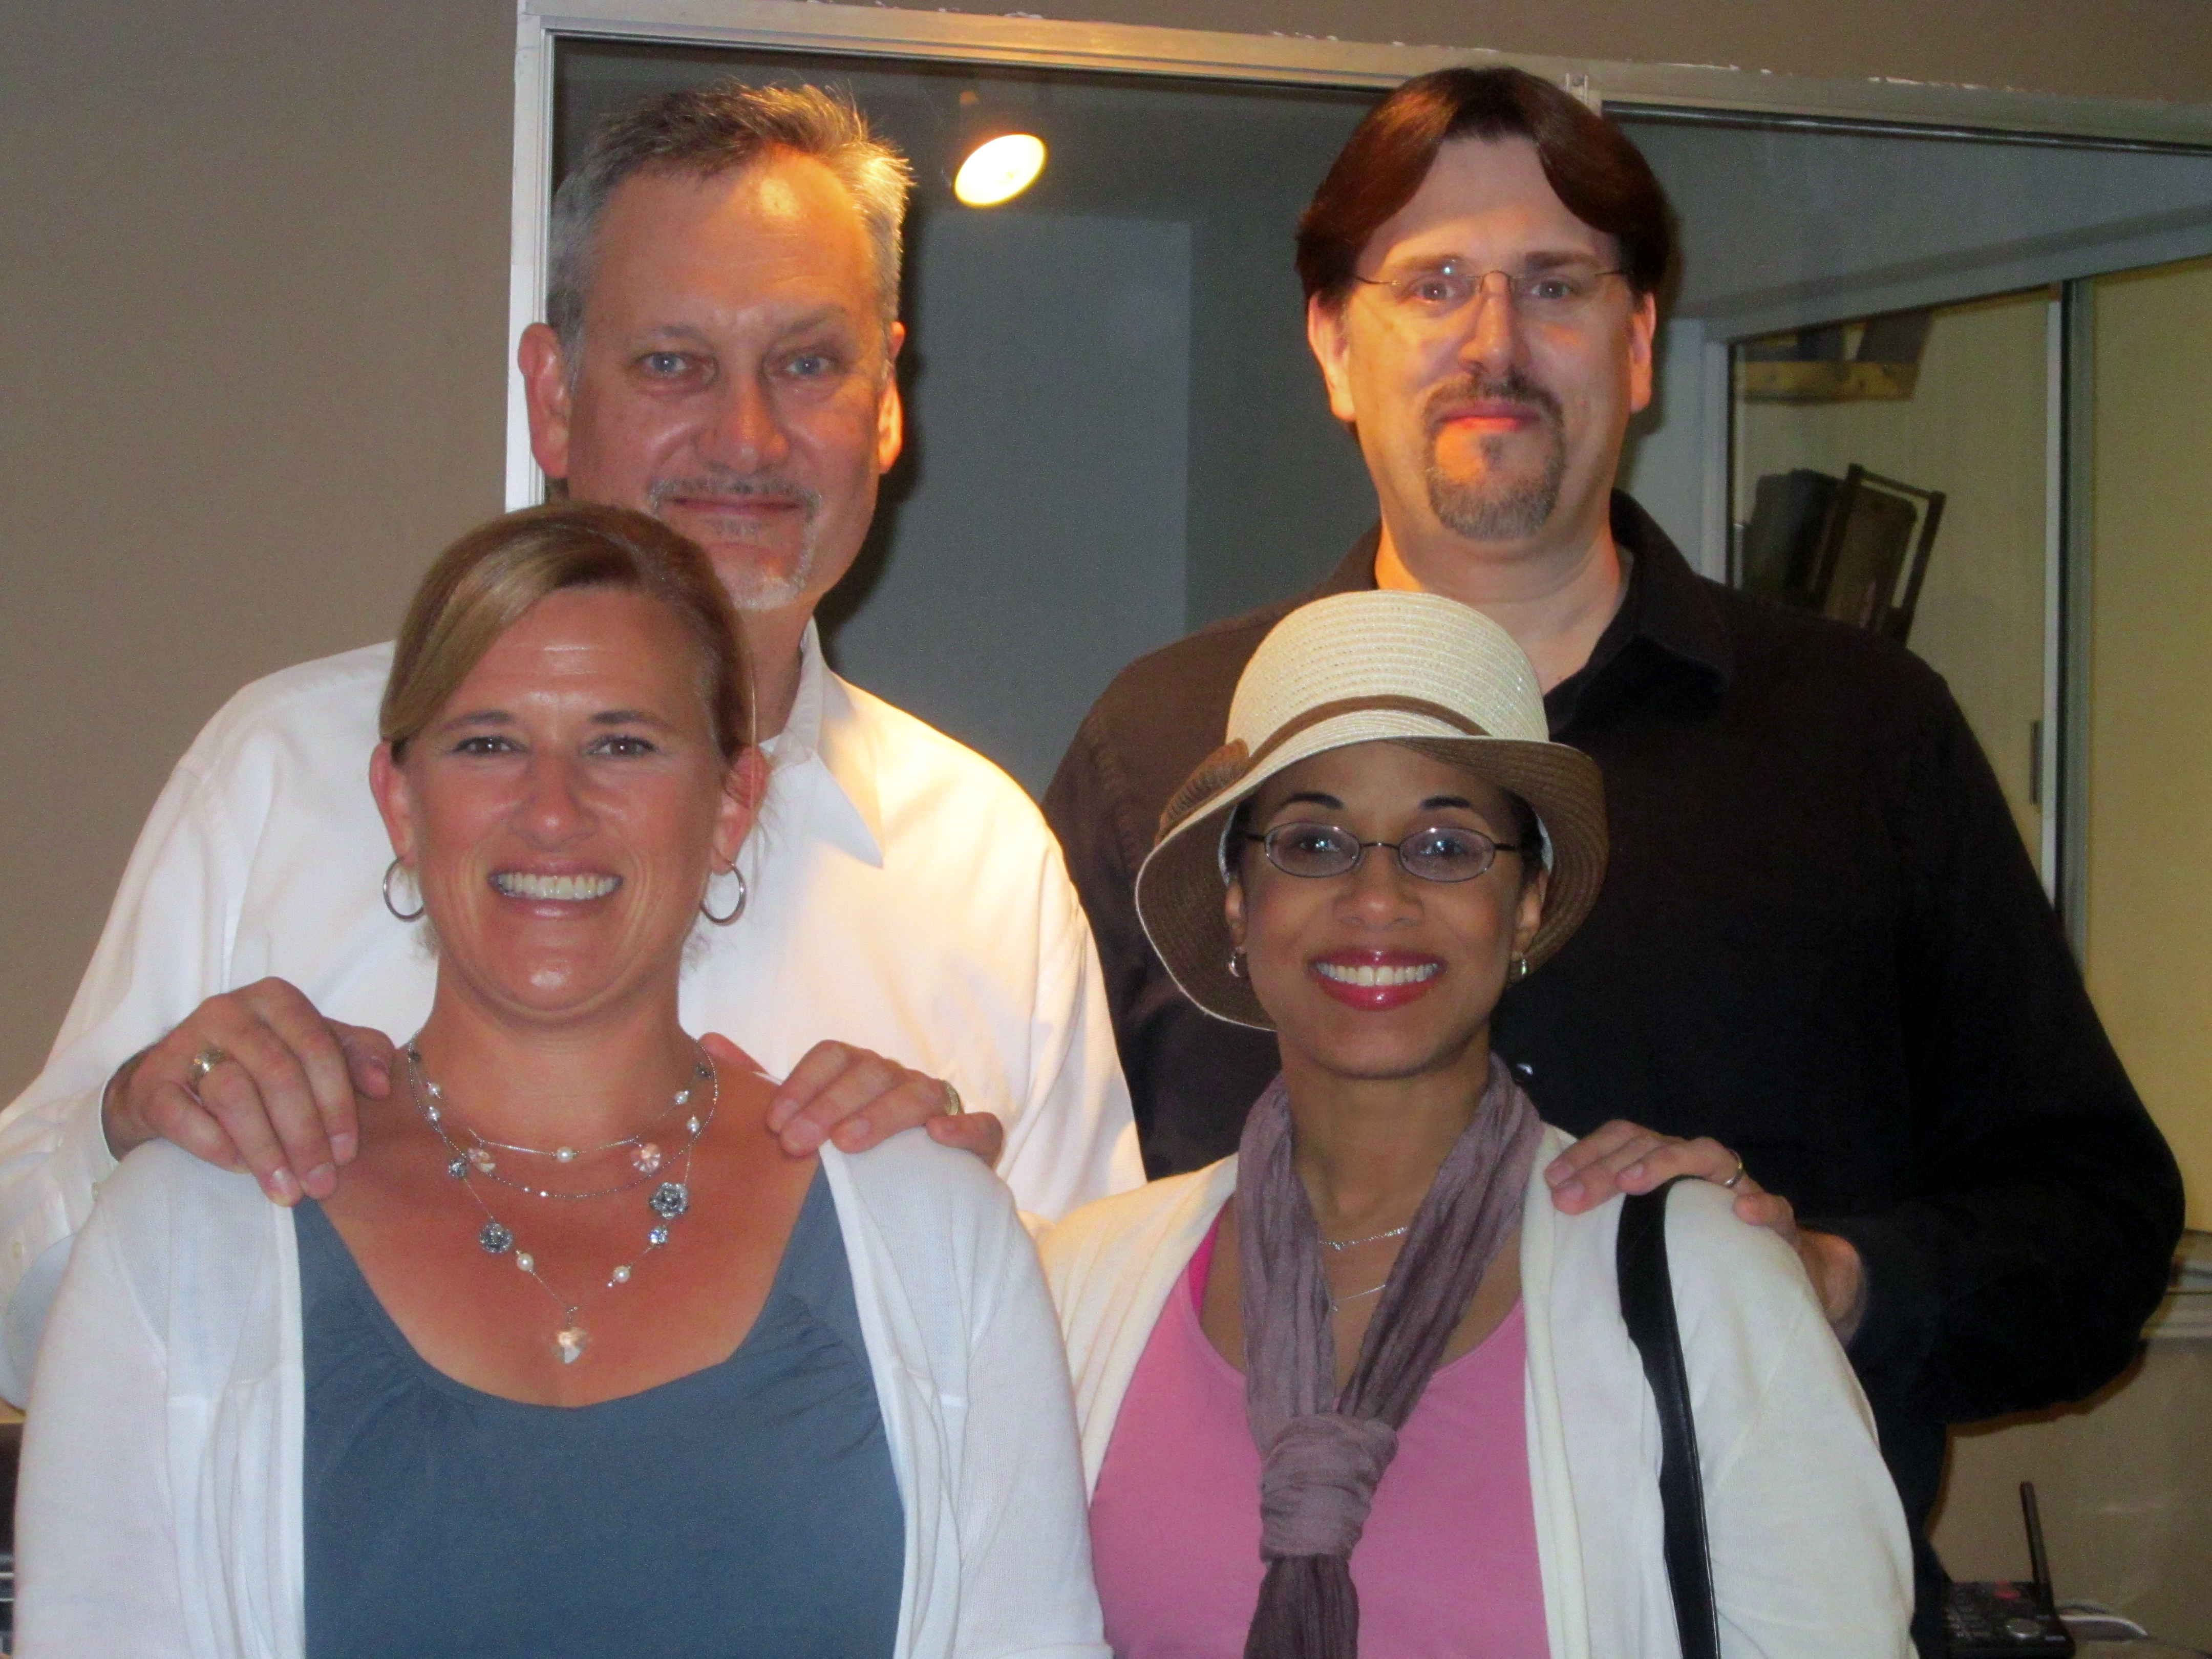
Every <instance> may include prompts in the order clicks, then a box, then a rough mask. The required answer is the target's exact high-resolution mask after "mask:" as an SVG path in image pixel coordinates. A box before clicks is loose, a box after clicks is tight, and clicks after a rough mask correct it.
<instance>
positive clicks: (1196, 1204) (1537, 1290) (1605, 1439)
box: [1043, 1128, 1912, 1659]
mask: <svg viewBox="0 0 2212 1659" xmlns="http://www.w3.org/2000/svg"><path fill="white" fill-rule="evenodd" d="M1568 1144H1569V1140H1568V1137H1566V1136H1565V1135H1564V1134H1562V1133H1560V1132H1559V1130H1557V1129H1548V1128H1547V1130H1546V1132H1545V1137H1544V1143H1543V1146H1541V1149H1540V1150H1539V1151H1538V1152H1537V1154H1536V1170H1535V1172H1534V1173H1532V1175H1531V1176H1530V1178H1529V1183H1528V1195H1527V1198H1526V1200H1525V1201H1524V1202H1523V1204H1522V1220H1521V1293H1522V1306H1523V1309H1524V1319H1525V1322H1526V1325H1527V1328H1528V1383H1527V1388H1526V1391H1525V1416H1526V1419H1527V1422H1528V1473H1529V1480H1530V1483H1531V1485H1532V1486H1533V1487H1534V1499H1535V1516H1536V1547H1537V1557H1538V1559H1539V1561H1540V1563H1541V1568H1542V1572H1543V1592H1544V1616H1545V1622H1546V1624H1547V1626H1548V1628H1549V1630H1550V1632H1551V1652H1552V1659H1644V1656H1648V1659H1661V1656H1665V1655H1670V1654H1675V1653H1679V1652H1680V1650H1681V1648H1680V1638H1679V1637H1678V1635H1677V1633H1676V1631H1675V1625H1674V1603H1673V1601H1672V1598H1671V1596H1670V1595H1669V1593H1668V1584H1667V1572H1666V1565H1665V1563H1664V1560H1663V1559H1662V1555H1661V1552H1660V1532H1661V1510H1660V1504H1659V1480H1658V1475H1659V1458H1660V1442H1659V1416H1658V1411H1657V1408H1656V1406H1655V1405H1654V1404H1653V1402H1652V1399H1651V1394H1650V1389H1649V1388H1648V1387H1647V1386H1646V1384H1645V1383H1644V1370H1643V1365H1642V1362H1641V1361H1640V1359H1639V1358H1638V1355H1637V1352H1636V1348H1635V1346H1634V1345H1633V1344H1632V1342H1631V1341H1630V1340H1629V1338H1628V1331H1627V1328H1626V1326H1625V1325H1624V1324H1623V1323H1622V1322H1621V1317H1620V1292H1619V1288H1618V1281H1617V1279H1616V1278H1615V1275H1614V1271H1613V1241H1614V1237H1615V1235H1616V1233H1617V1231H1618V1230H1619V1224H1620V1204H1619V1203H1618V1202H1614V1203H1610V1204H1607V1205H1604V1206H1601V1207H1600V1208H1598V1209H1596V1210H1595V1211H1593V1212H1590V1213H1589V1214H1586V1215H1581V1216H1564V1215H1561V1214H1560V1213H1559V1212H1558V1211H1557V1210H1555V1209H1553V1206H1552V1200H1551V1193H1550V1190H1549V1188H1547V1187H1546V1186H1545V1184H1544V1181H1543V1177H1542V1175H1541V1170H1542V1169H1543V1166H1544V1165H1545V1164H1547V1163H1549V1162H1550V1161H1551V1160H1552V1159H1553V1158H1554V1157H1556V1156H1557V1155H1558V1154H1559V1152H1561V1151H1562V1150H1564V1149H1565V1146H1567V1145H1568ZM1236 1186H1237V1160H1236V1159H1235V1158H1226V1159H1224V1160H1223V1161H1222V1162H1221V1163H1218V1164H1213V1165H1212V1167H1210V1168H1208V1169H1205V1170H1200V1171H1198V1172H1197V1173H1196V1174H1194V1175H1188V1176H1177V1177H1176V1178H1174V1179H1171V1180H1168V1181H1160V1182H1153V1183H1152V1185H1151V1186H1149V1187H1146V1188H1140V1189H1139V1190H1138V1191H1136V1192H1133V1193H1125V1194H1121V1196H1119V1197H1116V1198H1109V1199H1106V1200H1102V1201H1100V1202H1098V1203H1096V1204H1092V1205H1090V1206H1086V1207H1085V1208H1084V1209H1081V1210H1079V1211H1077V1212H1075V1213H1074V1214H1073V1215H1072V1216H1070V1217H1068V1218H1067V1219H1066V1220H1065V1221H1063V1222H1061V1223H1060V1225H1058V1226H1056V1227H1054V1229H1053V1230H1052V1231H1050V1232H1049V1233H1048V1234H1047V1235H1046V1237H1045V1240H1044V1247H1043V1248H1044V1262H1045V1276H1046V1278H1047V1279H1048V1280H1049V1281H1050V1283H1051V1285H1052V1288H1053V1293H1054V1297H1056V1298H1057V1300H1058V1302H1059V1304H1060V1326H1061V1329H1062V1331H1063V1332H1064V1334H1066V1339H1067V1352H1068V1358H1069V1362H1070V1364H1071V1365H1072V1367H1073V1370H1074V1375H1075V1400H1076V1415H1077V1418H1078V1419H1079V1421H1080V1423H1081V1425H1082V1433H1083V1463H1084V1473H1085V1479H1086V1481H1087V1482H1088V1483H1090V1484H1092V1485H1095V1484H1096V1483H1097V1479H1098V1469H1099V1466H1100V1464H1101V1463H1102V1462H1103V1460H1104V1458H1105V1455H1106V1447H1107V1443H1108V1442H1109V1440H1110V1439H1111V1438H1112V1437H1113V1432H1114V1419H1115V1415H1116V1414H1117V1413H1119V1412H1120V1410H1121V1399H1122V1396H1123V1395H1125V1394H1126V1393H1127V1390H1128V1387H1129V1379H1130V1377H1131V1376H1132V1374H1133V1372H1134V1371H1135V1370H1136V1367H1137V1360H1138V1358H1139V1356H1140V1355H1141V1354H1142V1353H1143V1352H1144V1349H1145V1344H1146V1342H1147V1341H1148V1340H1150V1339H1151V1337H1152V1328H1153V1326H1154V1325H1155V1324H1156V1323H1157V1322H1158V1319H1159V1316H1160V1311H1161V1310H1162V1309H1163V1308H1164V1307H1165V1305H1166V1304H1167V1298H1168V1296H1169V1294H1170V1291H1172V1290H1173V1289H1174V1287H1175V1285H1176V1280H1177V1279H1179V1278H1180V1277H1181V1276H1182V1270H1183V1268H1184V1267H1185V1266H1186V1265H1187V1264H1188V1262H1189V1261H1190V1258H1191V1255H1192V1253H1193V1252H1194V1251H1195V1250H1196V1249H1197V1248H1198V1245H1199V1243H1200V1241H1201V1240H1202V1239H1203V1238H1204V1237H1205V1235H1206V1229H1207V1228H1208V1227H1210V1226H1211V1225H1212V1223H1213V1218H1214V1216H1215V1215H1216V1214H1217V1213H1218V1212H1219V1210H1220V1208H1221V1206H1222V1205H1223V1204H1224V1203H1225V1202H1226V1201H1227V1200H1228V1198H1229V1195H1230V1194H1231V1193H1232V1192H1233V1191H1235V1190H1236ZM1667 1246H1668V1258H1669V1260H1668V1265H1669V1267H1670V1269H1671V1272H1672V1276H1673V1279H1674V1301H1675V1307H1676V1311H1677V1317H1678V1320H1679V1322H1680V1327H1681V1332H1682V1346H1683V1350H1684V1353H1685V1357H1686V1364H1687V1366H1688V1370H1689V1376H1690V1396H1691V1407H1692V1411H1693V1413H1695V1415H1696V1419H1697V1432H1698V1451H1699V1462H1700V1463H1701V1464H1702V1466H1703V1468H1704V1472H1705V1516H1706V1522H1707V1524H1708V1527H1709V1528H1710V1532H1711V1546H1712V1559H1713V1580H1714V1590H1715V1595H1716V1599H1717V1601H1718V1602H1719V1606H1720V1623H1721V1651H1722V1652H1723V1655H1725V1656H1727V1659H1754V1656H1757V1659H1907V1656H1909V1655H1910V1654H1911V1641H1910V1638H1909V1637H1908V1635H1907V1625H1908V1623H1909V1621H1910V1619H1911V1607H1912V1573H1911V1552H1910V1549H1909V1547H1908V1546H1907V1543H1906V1540H1905V1516H1904V1511H1903V1510H1902V1508H1901V1507H1900V1506H1899V1502H1898V1498H1897V1490H1896V1487H1895V1486H1893V1484H1892V1482H1891V1480H1890V1476H1889V1472H1888V1470H1887V1468H1884V1467H1883V1464H1882V1461H1881V1454H1880V1452H1879V1451H1878V1450H1877V1449H1876V1446H1875V1436H1874V1425H1873V1420H1872V1419H1871V1417H1870V1415H1869V1413H1868V1410H1867V1407H1866V1401H1865V1400H1864V1398H1863V1396H1862V1395H1861V1394H1860V1393H1859V1389H1858V1383H1857V1380H1856V1379H1855V1378H1854V1377H1853V1376H1852V1375H1851V1371H1850V1364H1848V1362H1846V1361H1845V1359H1844V1354H1843V1351H1842V1349H1841V1348H1839V1347H1838V1346H1837V1343H1836V1340H1835V1338H1834V1337H1833V1336H1832V1334H1830V1332H1829V1329H1828V1326H1827V1322H1826V1319H1825V1318H1823V1317H1822V1316H1821V1312H1820V1305H1819V1304H1818V1303H1817V1302H1816V1301H1815V1299H1814V1296H1813V1291H1812V1286H1811V1285H1809V1284H1808V1282H1807V1280H1806V1278H1805V1274H1804V1272H1803V1269H1802V1267H1800V1265H1799V1263H1798V1261H1797V1259H1796V1255H1795V1253H1794V1252H1792V1251H1791V1250H1790V1248H1789V1246H1787V1245H1786V1244H1784V1243H1783V1242H1782V1241H1781V1240H1780V1239H1778V1238H1777V1237H1775V1236H1774V1235H1773V1234H1771V1233H1770V1232H1765V1231H1759V1230H1756V1229H1753V1228H1749V1227H1746V1226H1744V1225H1741V1223H1739V1222H1737V1221H1736V1219H1735V1217H1734V1215H1733V1214H1732V1213H1731V1212H1730V1206H1729V1194H1727V1193H1726V1192H1724V1191H1723V1190H1722V1189H1721V1188H1718V1187H1715V1186H1711V1185H1708V1184H1706V1183H1705V1182H1687V1183H1685V1184H1684V1185H1683V1186H1682V1187H1681V1188H1680V1189H1678V1190H1677V1191H1676V1192H1675V1193H1674V1196H1673V1198H1672V1200H1671V1201H1670V1202H1669V1204H1668V1222H1667Z"/></svg>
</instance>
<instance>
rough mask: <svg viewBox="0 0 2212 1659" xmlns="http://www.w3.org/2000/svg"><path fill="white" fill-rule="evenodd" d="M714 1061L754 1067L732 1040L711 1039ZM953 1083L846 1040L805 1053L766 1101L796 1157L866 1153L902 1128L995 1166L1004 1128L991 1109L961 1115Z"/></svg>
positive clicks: (772, 1126) (776, 1129) (775, 1128)
mask: <svg viewBox="0 0 2212 1659" xmlns="http://www.w3.org/2000/svg"><path fill="white" fill-rule="evenodd" d="M706 1043H707V1048H708V1052H709V1053H711V1054H713V1055H714V1057H715V1058H716V1059H717V1060H734V1061H738V1062H740V1063H743V1064H748V1065H750V1063H751V1062H750V1061H748V1060H744V1056H743V1055H742V1054H740V1053H739V1051H738V1048H736V1047H735V1045H733V1044H732V1043H731V1042H729V1041H728V1039H726V1038H725V1037H720V1036H708V1038H707V1039H706ZM768 1127H769V1131H770V1133H773V1134H775V1135H776V1136H777V1137H778V1138H779V1139H781V1141H782V1142H783V1148H784V1150H785V1151H786V1152H789V1153H790V1154H791V1155H792V1156H793V1157H794V1158H804V1157H805V1155H806V1154H808V1153H809V1152H813V1151H815V1150H816V1149H817V1148H818V1147H819V1146H821V1145H822V1143H823V1141H825V1140H826V1141H831V1142H834V1143H835V1144H836V1147H837V1149H838V1150H839V1151H840V1152H866V1151H867V1149H868V1148H869V1147H871V1146H878V1145H880V1144H881V1143H883V1142H884V1141H885V1140H888V1139H890V1137H891V1136H893V1135H895V1134H897V1133H899V1132H900V1131H902V1130H904V1129H912V1128H915V1127H927V1130H928V1132H929V1138H930V1139H932V1140H934V1141H936V1142H937V1143H938V1144H939V1145H940V1146H951V1147H954V1148H957V1150H959V1151H961V1152H973V1153H975V1156H976V1157H978V1158H981V1159H982V1160H983V1162H984V1163H985V1164H997V1163H998V1161H999V1153H1000V1152H1001V1151H1002V1150H1003V1149H1004V1148H1005V1146H1006V1126H1005V1125H1004V1124H1002V1123H1000V1121H999V1120H998V1119H997V1118H996V1117H994V1115H991V1114H990V1113H988V1112H963V1111H962V1110H961V1109H959V1096H958V1095H957V1094H956V1093H954V1092H953V1089H952V1085H951V1084H949V1083H946V1082H945V1081H944V1080H943V1079H939V1078H933V1077H931V1076H930V1075H929V1074H928V1073H926V1072H917V1071H914V1070H912V1069H911V1068H909V1067H908V1066H902V1065H900V1064H899V1063H898V1062H897V1061H896V1060H886V1059H884V1057H883V1056H882V1055H881V1054H872V1053H871V1052H870V1051H869V1050H867V1049H866V1048H854V1046H853V1045H852V1044H850V1043H848V1042H817V1043H816V1044H815V1045H814V1046H813V1047H812V1048H810V1049H808V1050H807V1051H806V1054H805V1057H804V1058H803V1059H801V1060H799V1064H798V1065H796V1066H793V1067H792V1068H791V1075H790V1076H789V1077H787V1078H786V1079H784V1080H783V1084H782V1085H781V1087H780V1088H778V1089H777V1090H776V1091H775V1098H774V1099H773V1100H771V1101H770V1102H769V1111H768Z"/></svg>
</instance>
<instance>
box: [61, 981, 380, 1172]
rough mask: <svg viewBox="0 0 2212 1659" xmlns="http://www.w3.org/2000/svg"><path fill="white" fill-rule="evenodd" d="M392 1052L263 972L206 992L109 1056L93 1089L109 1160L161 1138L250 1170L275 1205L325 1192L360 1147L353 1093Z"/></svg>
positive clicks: (372, 1080)
mask: <svg viewBox="0 0 2212 1659" xmlns="http://www.w3.org/2000/svg"><path fill="white" fill-rule="evenodd" d="M397 1059H398V1056H397V1054H396V1053H395V1051H394V1050H393V1048H392V1040H391V1039H390V1038H389V1037H387V1036H385V1035H384V1033H383V1032H381V1031H373V1030H369V1029H368V1028H367V1027H366V1026H361V1025H345V1024H340V1023H339V1022H337V1020H333V1019H325V1018H323V1016H322V1015H321V1014H319V1013H318V1012H316V1010H315V1006H314V1005H313V1003H311V1002H309V1001H308V1000H307V998H306V997H305V996H304V995H302V994H301V993H300V991H299V990H298V989H297V988H296V987H293V986H291V985H289V984H287V983H286V982H285V981H283V980H281V979H264V980H262V981H258V983H255V984H252V985H249V986H247V987H246V988H245V989H243V990H240V991H226V992H224V993H223V994H222V995H220V996H213V997H210V998H209V999H208V1000H206V1001H205V1002H203V1003H202V1004H200V1006H198V1007H197V1008H195V1009H194V1010H192V1012H191V1014H189V1015H188V1016H186V1018H185V1020H184V1021H183V1023H182V1024H179V1025H178V1026H177V1028H176V1029H175V1030H173V1031H171V1032H170V1033H169V1034H168V1036H165V1037H163V1038H162V1039H161V1041H160V1042H156V1043H155V1044H154V1045H153V1047H151V1048H145V1049H142V1050H140V1051H139V1052H138V1053H137V1054H134V1055H132V1056H131V1058H130V1059H129V1060H125V1061H124V1063H123V1064H122V1065H121V1066H118V1068H117V1070H116V1073H115V1075H114V1076H113V1077H112V1078H110V1079H108V1081H107V1087H106V1090H105V1091H103V1092H102V1094H101V1097H100V1128H101V1130H102V1131H103V1132H104V1133H106V1137H107V1146H108V1150H109V1151H110V1152H112V1153H114V1155H115V1156H116V1157H118V1158H121V1157H123V1156H124V1155H125V1153H127V1152H131V1150H132V1149H133V1148H134V1147H137V1146H140V1145H143V1143H144V1142H146V1141H149V1140H155V1139H161V1140H168V1141H173V1142H174V1143H175V1144H176V1145H178V1146H181V1147H183V1148H184V1149H185V1151H186V1152H190V1153H191V1155H192V1156H193V1157H195V1158H200V1159H202V1160H204V1161H205V1162H207V1163H209V1164H215V1165H216V1166H217V1167H219V1168H221V1169H225V1170H252V1173H253V1177H254V1179H255V1180H257V1181H258V1182H260V1183H261V1189H262V1191H264V1193H266V1194H269V1196H270V1198H271V1199H272V1200H275V1201H276V1202H277V1203H279V1204H293V1203H296V1202H297V1201H298V1200H299V1199H300V1197H301V1194H307V1196H309V1197H312V1198H318V1199H322V1198H328V1197H329V1196H330V1195H331V1194H332V1193H334V1192H336V1191H337V1184H338V1170H339V1169H340V1167H341V1166H343V1165H344V1164H349V1163H351V1162H352V1161H353V1157H354V1154H355V1153H356V1152H358V1151H359V1150H360V1147H361V1125H360V1121H359V1120H358V1118H357V1117H356V1115H355V1111H354V1096H355V1093H356V1091H359V1092H360V1093H362V1094H364V1095H368V1096H369V1097H372V1098H375V1099H381V1098H382V1097H384V1096H385V1095H386V1094H387V1093H388V1092H389V1091H390V1090H391V1087H392V1068H393V1066H394V1065H395V1063H396V1061H397Z"/></svg>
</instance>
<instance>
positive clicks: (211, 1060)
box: [185, 1042, 230, 1094]
mask: <svg viewBox="0 0 2212 1659" xmlns="http://www.w3.org/2000/svg"><path fill="white" fill-rule="evenodd" d="M229 1058H230V1050H229V1049H228V1048H219V1047H217V1046H216V1044H214V1043H212V1042H210V1043H209V1044H208V1046H207V1047H206V1048H203V1049H201V1050H200V1051H199V1053H197V1054H194V1055H193V1056H192V1058H191V1064H190V1065H188V1066H185V1087H186V1088H187V1089H190V1090H191V1091H192V1092H193V1093H194V1094H197V1093H198V1092H199V1089H200V1085H201V1084H203V1083H204V1082H206V1081H207V1074H208V1073H210V1072H212V1071H213V1070H215V1068H216V1066H220V1065H222V1063H223V1062H224V1061H225V1060H228V1059H229Z"/></svg>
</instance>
